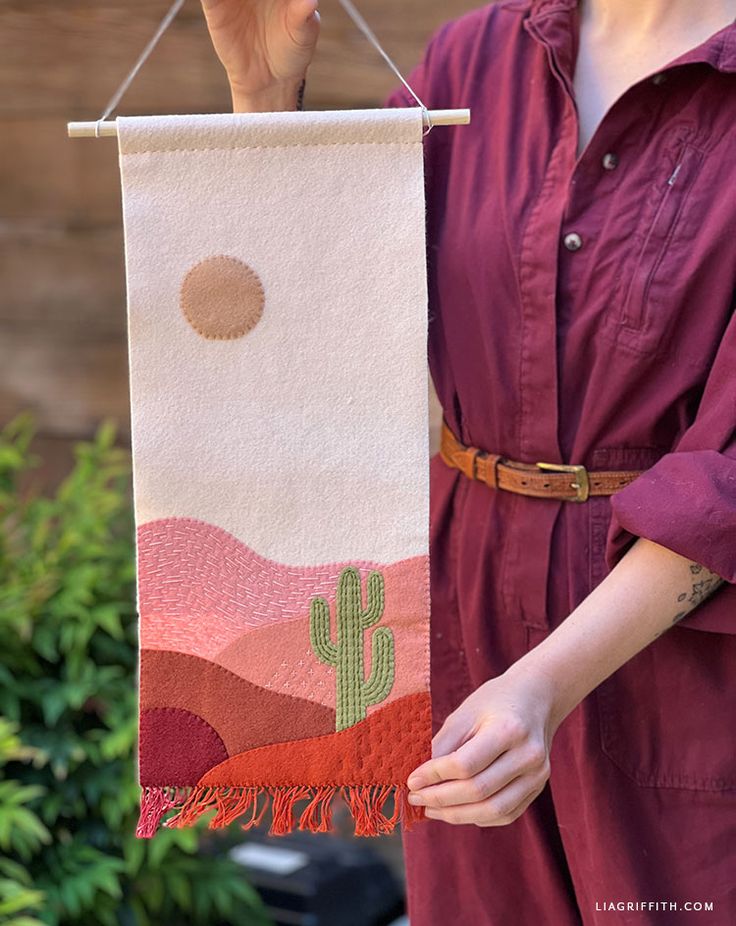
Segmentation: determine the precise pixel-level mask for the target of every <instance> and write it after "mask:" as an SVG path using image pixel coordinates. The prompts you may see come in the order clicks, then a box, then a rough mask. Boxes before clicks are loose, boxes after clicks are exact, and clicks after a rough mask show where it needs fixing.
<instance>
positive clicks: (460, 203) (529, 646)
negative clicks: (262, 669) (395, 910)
mask: <svg viewBox="0 0 736 926" xmlns="http://www.w3.org/2000/svg"><path fill="white" fill-rule="evenodd" d="M204 7H205V12H206V15H207V19H208V24H209V28H210V32H211V35H212V39H213V41H214V44H215V47H216V50H217V52H218V54H219V56H220V59H221V60H222V62H223V64H224V66H225V68H226V69H227V72H228V76H229V79H230V83H231V87H232V92H233V103H234V107H235V109H236V110H242V111H250V110H274V109H282V108H294V107H295V106H296V105H297V102H298V97H299V92H300V87H301V86H302V81H303V79H304V76H305V74H306V69H307V67H308V65H309V62H310V60H311V57H312V54H313V52H314V48H315V44H316V42H317V37H318V32H319V14H318V13H317V12H316V0H282V2H271V3H269V2H265V0H262V2H258V0H205V2H204ZM735 19H736V2H734V0H698V2H695V0H647V2H642V0H582V2H580V3H576V0H501V2H499V3H496V4H490V5H486V6H484V7H482V8H480V9H477V10H474V11H472V12H471V13H468V14H467V15H465V16H462V17H460V18H458V19H455V20H452V21H449V22H446V23H445V24H444V25H443V26H441V27H440V28H439V29H438V30H437V31H436V32H435V33H434V35H433V36H432V38H431V40H430V42H429V45H428V48H427V51H426V53H425V55H424V58H423V61H422V62H421V64H420V65H419V66H418V67H417V68H415V70H414V71H413V73H412V74H411V75H410V77H409V82H410V84H411V85H412V87H413V88H414V90H415V91H416V92H417V93H418V95H419V96H420V97H421V98H422V100H423V102H424V103H425V104H426V105H427V106H428V107H430V108H449V107H455V106H469V107H470V109H471V110H472V114H473V121H472V124H471V125H470V126H464V127H457V128H437V129H435V130H433V131H432V132H430V134H429V135H428V136H427V138H426V147H425V157H426V161H425V163H426V176H427V217H428V228H427V233H428V254H429V264H428V270H429V285H430V345H429V348H430V365H431V370H432V375H433V379H434V382H435V385H436V387H437V391H438V394H439V397H440V401H441V403H442V407H443V411H444V416H445V421H446V427H445V431H444V446H443V453H442V455H441V456H440V455H438V456H436V457H434V458H433V460H432V464H431V467H432V469H431V479H432V482H431V492H432V517H431V553H432V688H433V711H434V720H435V731H436V732H435V737H434V742H433V758H432V759H431V760H429V761H428V762H426V763H425V764H424V765H423V766H421V767H420V768H418V769H416V770H415V771H414V772H413V773H412V775H411V776H410V778H409V787H410V788H411V790H412V795H411V800H412V801H413V802H415V803H417V804H420V805H422V806H424V807H425V808H426V814H427V816H428V817H429V818H430V819H429V820H428V821H427V822H426V823H423V824H422V825H421V826H418V827H416V828H415V829H414V830H412V832H411V833H409V834H407V835H406V836H405V854H406V861H407V875H408V886H409V909H410V917H411V923H412V926H430V924H447V923H451V924H468V926H486V924H503V926H506V924H511V923H513V924H516V923H521V924H526V923H530V924H532V923H533V924H536V923H552V924H555V926H566V924H575V923H584V924H593V923H603V922H621V923H672V922H679V921H680V917H679V916H678V914H679V913H683V912H686V911H687V910H689V909H695V910H698V909H701V910H705V911H706V912H705V914H704V915H703V917H702V920H701V921H702V922H708V923H718V924H720V923H722V924H724V926H725V924H726V923H732V922H736V894H735V892H734V888H733V878H732V872H733V859H732V857H731V856H730V854H729V853H730V851H731V848H732V846H733V845H734V836H735V835H736V831H735V827H734V823H735V821H736V793H735V791H734V789H736V768H735V767H734V761H733V752H734V750H733V742H732V738H731V735H730V731H731V727H732V718H733V716H734V713H735V708H736V694H735V693H734V685H733V684H731V681H730V676H732V674H733V666H734V661H733V658H734V655H736V589H735V588H734V584H735V583H736V433H735V432H736V317H734V304H735V301H736V249H735V248H734V245H733V241H734V236H735V235H736V136H735V135H734V128H733V127H734V125H736V22H734V20H735ZM386 103H387V105H391V106H399V105H401V106H410V105H415V101H414V100H412V98H411V97H410V95H409V94H407V93H406V91H405V90H404V88H399V89H397V90H395V91H394V92H393V93H392V94H391V95H390V97H389V98H388V100H387V101H386ZM468 448H470V449H468ZM473 448H476V449H473ZM499 455H502V456H501V457H500V458H499ZM537 461H545V462H547V463H550V462H551V463H552V464H555V465H553V466H552V467H551V468H549V467H546V468H545V467H537V466H535V465H534V464H536V463H537ZM524 464H526V466H525V465H524ZM560 464H574V465H575V468H574V469H573V470H572V471H569V470H565V469H564V468H563V469H560V467H559V465H560ZM539 496H542V497H539ZM724 580H725V581H724ZM673 625H676V626H673ZM553 743H554V748H552V747H553ZM550 750H551V751H552V758H551V761H550ZM698 904H701V905H702V906H701V907H700V908H699V907H698V906H697V905H698ZM688 905H695V906H688Z"/></svg>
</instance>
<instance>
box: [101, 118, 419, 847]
mask: <svg viewBox="0 0 736 926" xmlns="http://www.w3.org/2000/svg"><path fill="white" fill-rule="evenodd" d="M117 131H118V138H119V146H120V164H121V175H122V185H123V208H124V225H125V246H126V270H127V288H128V336H129V340H128V346H129V360H130V390H131V409H132V445H133V487H134V501H135V517H136V535H137V566H138V590H137V605H138V610H139V615H140V740H139V742H140V753H139V756H140V762H139V774H140V784H141V786H142V793H141V816H140V823H139V827H138V835H139V836H142V837H148V836H151V835H153V834H154V832H155V831H156V829H157V827H158V826H159V824H160V823H161V822H162V821H163V822H164V823H165V825H168V826H186V825H189V824H191V823H192V822H194V821H195V820H196V819H198V817H199V816H200V815H202V814H203V813H205V812H206V811H210V810H214V812H215V813H214V816H213V817H212V818H211V820H210V826H215V827H217V826H225V825H227V824H229V823H230V822H231V821H234V820H238V822H239V823H240V824H241V825H243V826H244V827H246V828H247V827H248V826H252V825H255V824H257V823H259V822H260V821H262V820H264V818H265V819H266V820H268V819H269V817H268V816H267V815H269V814H270V832H272V833H284V832H288V831H289V830H290V829H292V828H293V827H295V826H298V827H300V828H302V829H308V830H313V831H324V830H326V829H329V828H330V826H331V808H332V802H333V799H334V798H335V796H336V795H337V794H338V793H339V794H341V795H342V797H343V798H344V799H345V801H346V803H347V805H348V807H349V808H350V810H351V811H352V814H353V817H354V820H355V830H356V833H358V834H363V835H377V834H380V833H385V832H388V831H390V830H391V829H392V828H393V827H394V826H395V824H396V823H397V822H398V821H399V820H403V821H404V822H405V823H411V822H412V821H413V820H415V819H418V817H419V816H420V815H421V809H417V808H413V807H411V806H410V805H409V804H408V803H407V801H406V778H407V777H408V774H409V773H410V772H411V771H412V769H413V768H415V767H416V766H417V765H419V764H420V763H421V762H423V761H425V760H426V759H427V758H429V756H430V746H431V719H430V695H429V671H428V670H429V665H428V654H429V636H428V631H429V627H428V623H429V622H428V618H429V582H428V446H427V373H426V310H427V288H426V286H427V284H426V251H425V213H424V179H423V150H422V133H423V121H422V112H421V110H420V109H419V108H415V109H408V108H406V109H386V110H365V111H341V112H313V113H302V112H285V113H263V114H238V115H232V114H231V115H211V116H210V115H208V116H159V117H140V118H138V117H133V118H118V120H117Z"/></svg>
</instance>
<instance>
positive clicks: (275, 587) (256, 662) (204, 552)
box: [137, 518, 429, 705]
mask: <svg viewBox="0 0 736 926" xmlns="http://www.w3.org/2000/svg"><path fill="white" fill-rule="evenodd" d="M137 538H138V541H137V542H138V602H139V609H140V616H141V626H140V634H141V646H142V647H143V648H145V649H149V650H153V649H159V650H168V651H174V652H180V653H191V654H192V655H195V656H200V657H202V658H205V659H209V660H211V661H214V662H222V664H223V666H224V667H226V668H228V669H230V670H231V671H233V672H235V673H236V674H239V675H242V676H243V677H245V678H248V679H249V680H251V681H253V682H255V683H256V684H260V685H266V684H267V678H266V677H265V676H266V675H267V676H268V678H270V679H272V680H273V684H274V687H278V688H279V690H284V689H285V690H287V691H288V690H289V687H290V686H291V684H292V681H291V680H290V674H291V673H293V672H295V671H296V675H295V676H293V683H294V684H295V685H296V690H293V691H289V693H291V694H296V695H299V696H305V697H310V698H314V699H315V700H319V701H321V703H323V704H328V705H329V704H331V703H334V702H331V700H330V699H331V695H329V694H323V695H319V694H317V692H318V691H319V690H321V689H322V686H320V685H319V682H320V680H322V681H324V679H325V678H326V677H327V676H326V674H325V673H324V672H322V671H321V670H320V669H317V668H316V667H314V666H312V667H311V669H310V670H308V671H312V670H314V671H315V672H316V674H315V675H313V676H312V677H313V679H314V685H313V686H312V690H311V691H306V690H305V686H304V685H302V681H303V677H304V676H303V673H302V672H301V669H302V668H303V666H302V667H300V666H299V664H298V663H299V659H300V658H303V657H304V655H305V653H304V643H305V641H306V639H307V637H305V627H307V625H306V624H304V625H302V626H300V625H299V624H294V625H292V626H291V627H288V628H286V627H285V628H284V634H283V646H282V643H281V636H280V635H279V634H278V632H272V633H271V634H270V635H269V638H268V644H267V645H266V640H265V639H264V646H263V647H260V646H259V647H257V649H258V650H259V651H260V652H259V654H258V658H255V653H256V648H255V646H254V648H253V649H251V648H250V645H249V643H248V642H247V640H246V639H245V637H246V635H250V633H252V632H253V631H255V630H258V629H259V628H269V627H272V626H273V625H275V624H279V623H287V622H293V621H296V620H299V621H306V620H308V616H309V604H310V601H311V599H312V598H313V597H314V596H316V595H321V596H324V597H326V598H328V599H331V598H333V597H334V593H335V587H336V584H337V579H338V576H339V575H340V573H341V571H342V570H343V568H344V567H345V566H347V565H352V566H355V567H356V568H358V570H359V571H360V572H361V575H362V576H365V575H366V574H367V573H368V572H369V571H370V570H372V569H379V570H380V571H381V572H382V574H383V577H384V580H385V595H386V602H387V604H386V620H385V623H386V624H388V625H389V626H391V627H392V628H395V631H396V634H397V641H396V642H397V647H398V649H399V650H401V651H403V652H404V653H405V659H409V660H410V664H409V665H407V670H408V671H402V672H400V673H397V677H398V678H401V679H402V682H401V687H400V689H397V691H401V692H403V693H408V691H411V690H417V689H418V688H421V687H426V678H425V677H424V675H423V672H419V673H417V672H414V671H411V662H416V661H419V662H421V663H423V661H424V656H423V647H417V646H415V645H414V644H413V642H412V634H414V633H422V632H423V631H422V630H421V629H420V628H421V624H422V620H424V619H425V615H426V613H427V608H428V603H427V583H428V569H429V563H428V557H427V556H416V557H411V558H409V559H405V560H400V561H398V562H396V563H390V564H387V565H386V564H380V563H372V562H357V563H356V562H351V563H349V564H348V563H329V564H326V565H322V566H289V565H284V564H282V563H277V562H275V561H273V560H270V559H267V558H265V557H263V556H260V555H259V554H257V553H256V552H254V551H253V550H251V549H250V548H249V547H248V546H247V545H246V544H244V543H242V542H241V541H240V540H238V539H237V538H236V537H234V536H233V535H232V534H230V533H228V532H227V531H225V530H222V529H221V528H219V527H216V526H215V525H212V524H207V523H206V522H204V521H199V520H197V519H195V518H163V519H160V520H156V521H149V522H148V523H146V524H142V525H139V527H138V532H137ZM307 632H308V631H307ZM254 643H255V641H254ZM274 647H276V649H275V650H274ZM251 653H252V654H253V655H252V656H251V655H250V654H251ZM274 653H276V654H278V653H283V656H284V658H282V659H280V660H279V661H278V665H277V664H275V662H274V660H273V658H271V657H272V656H273V654H274ZM398 655H399V654H398V653H397V656H398ZM294 656H297V661H296V669H295V667H294V665H292V660H293V657H294ZM261 659H265V662H261ZM315 661H316V660H315ZM402 661H405V660H402ZM282 663H283V665H281V664H282ZM264 664H266V665H268V671H267V672H264V671H263V665H264ZM284 682H286V683H287V684H286V685H284V684H283V683H284Z"/></svg>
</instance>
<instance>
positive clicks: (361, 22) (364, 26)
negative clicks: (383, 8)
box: [340, 0, 432, 135]
mask: <svg viewBox="0 0 736 926" xmlns="http://www.w3.org/2000/svg"><path fill="white" fill-rule="evenodd" d="M340 5H341V6H342V8H343V9H344V10H345V12H346V13H347V14H348V16H349V17H350V18H351V19H352V21H353V22H354V23H355V25H356V26H357V27H358V29H360V31H361V32H362V33H363V35H364V36H365V37H366V38H367V39H368V41H369V42H370V43H371V45H372V46H373V47H374V48H375V49H376V51H377V52H378V54H379V55H380V56H381V57H382V58H383V60H384V61H385V62H386V64H387V65H388V66H389V67H390V68H391V70H392V71H393V72H394V74H395V75H396V76H397V77H398V78H399V80H400V81H401V83H402V84H403V85H404V86H405V87H406V89H407V90H408V91H409V93H411V95H412V96H413V97H414V99H415V100H416V101H417V103H418V104H419V105H420V106H421V107H422V110H423V112H424V117H425V119H426V120H427V129H426V131H425V132H424V134H425V135H428V134H429V132H430V131H431V130H432V119H431V118H430V115H429V110H428V109H427V107H426V106H425V105H424V103H422V101H421V100H420V99H419V97H418V96H417V95H416V93H414V91H413V90H412V89H411V87H410V86H409V84H408V83H407V82H406V80H404V76H403V74H402V73H401V71H400V70H399V69H398V67H397V66H396V65H395V64H394V62H393V61H392V59H391V58H390V57H389V55H388V52H386V51H384V49H383V47H382V45H381V43H380V42H379V41H378V39H377V38H376V34H375V33H374V32H373V30H372V29H371V27H370V26H369V25H368V23H367V22H366V21H365V19H363V17H362V15H361V14H360V13H359V12H358V10H357V9H356V7H355V5H354V4H353V3H352V2H351V0H340Z"/></svg>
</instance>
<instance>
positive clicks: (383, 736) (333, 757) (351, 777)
mask: <svg viewBox="0 0 736 926" xmlns="http://www.w3.org/2000/svg"><path fill="white" fill-rule="evenodd" d="M430 729H431V702H430V696H429V693H428V692H426V691H423V692H417V693H415V694H410V695H405V696H404V697H402V698H398V699H397V700H396V701H392V702H391V703H390V704H388V705H386V706H385V707H380V708H374V709H373V710H372V711H371V712H369V714H368V716H367V717H366V719H365V720H361V721H360V722H359V723H356V724H355V725H354V726H352V727H348V729H346V730H340V731H339V732H337V733H331V734H329V735H327V736H315V737H311V738H309V739H302V740H292V741H291V742H286V743H279V744H276V745H273V746H261V747H259V748H257V749H249V750H247V751H246V752H242V753H240V754H239V755H237V756H233V757H231V758H229V759H226V760H225V761H224V762H221V763H220V764H219V765H216V766H215V767H214V768H212V769H210V770H209V771H208V772H206V773H205V774H204V775H203V776H202V778H201V779H200V780H199V783H198V784H199V787H204V788H208V787H239V788H243V787H246V788H247V787H250V786H254V787H261V786H268V787H282V786H283V787H293V786H295V785H299V784H300V783H301V782H303V781H305V780H306V781H309V782H310V783H311V784H313V785H333V784H338V783H341V784H342V783H349V784H351V785H375V784H379V785H380V784H387V785H390V784H392V783H395V782H401V781H404V780H405V779H406V778H407V777H408V776H409V774H410V772H412V771H413V769H415V768H416V767H417V766H418V765H420V764H421V763H422V762H425V761H426V760H427V759H429V758H430V755H431V738H430Z"/></svg>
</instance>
